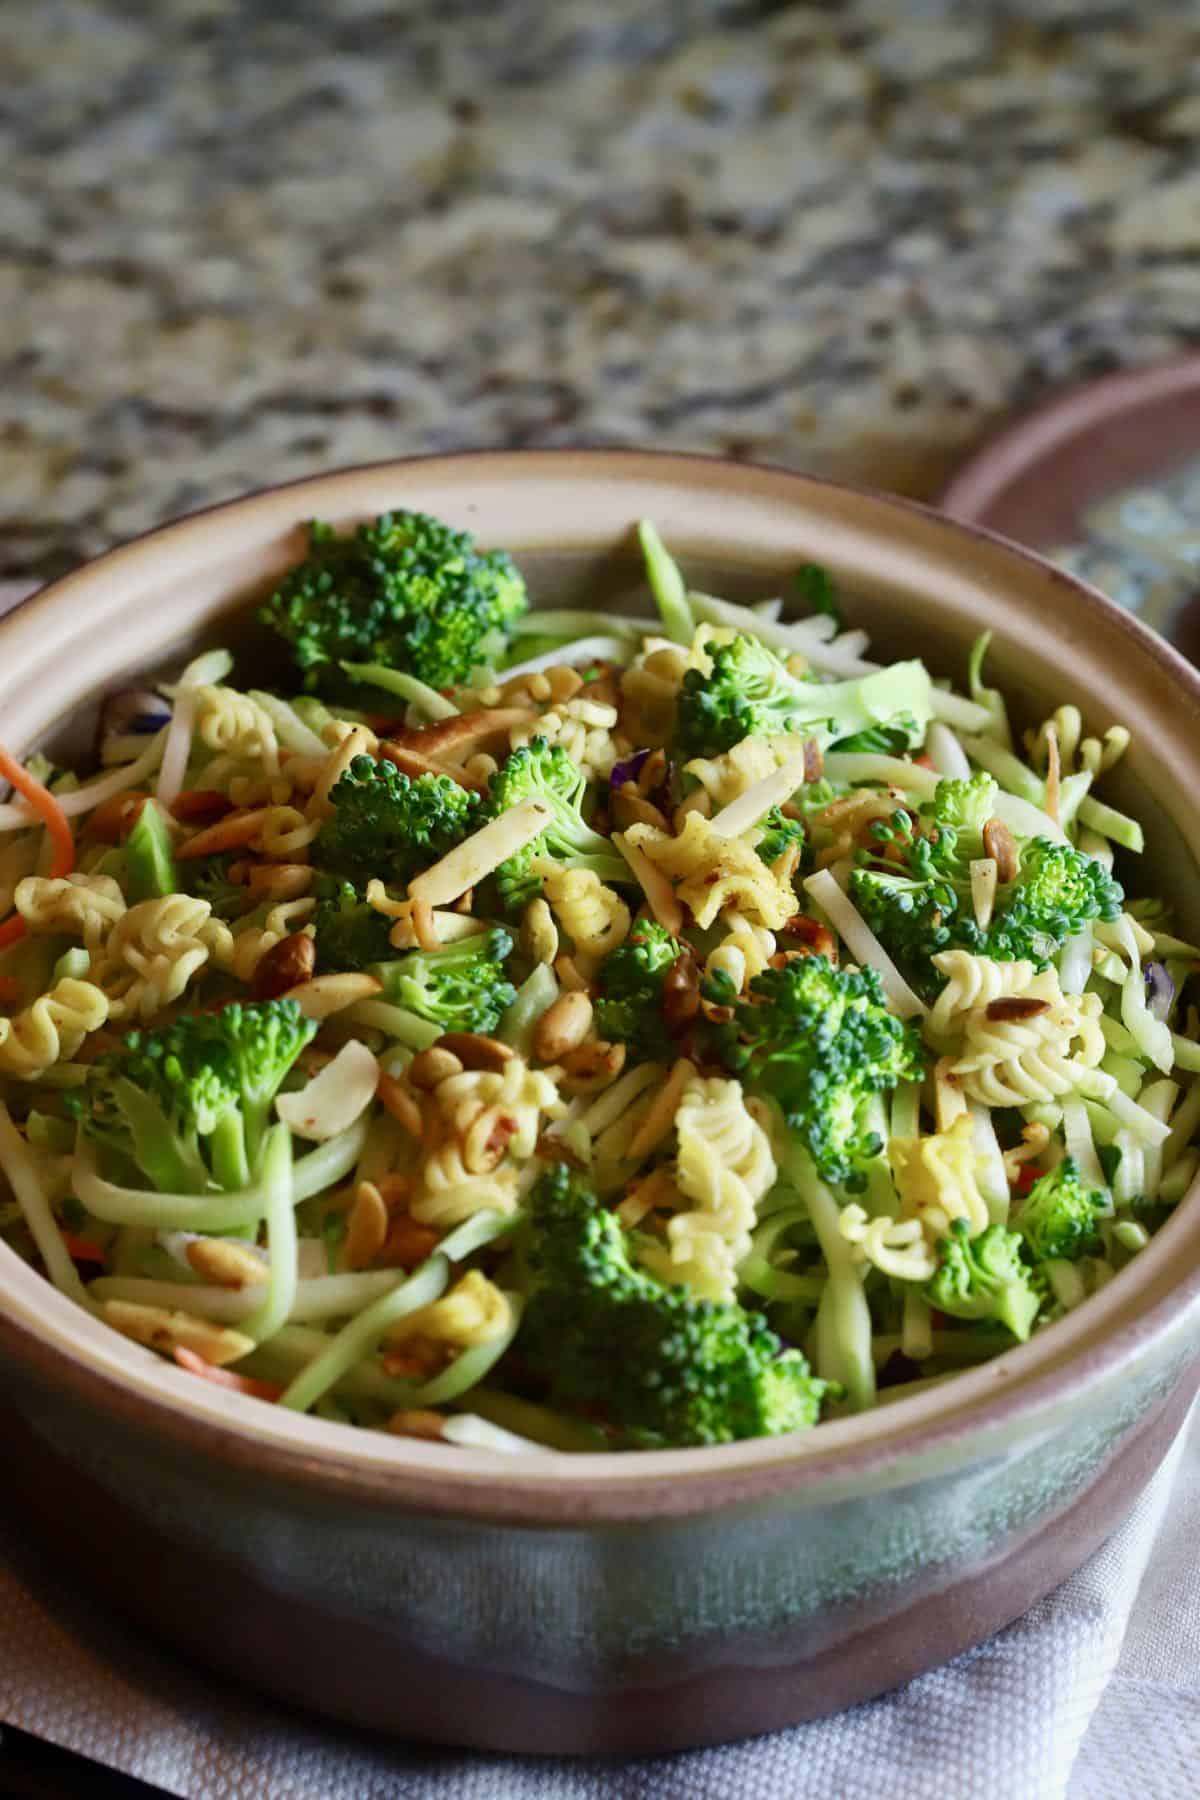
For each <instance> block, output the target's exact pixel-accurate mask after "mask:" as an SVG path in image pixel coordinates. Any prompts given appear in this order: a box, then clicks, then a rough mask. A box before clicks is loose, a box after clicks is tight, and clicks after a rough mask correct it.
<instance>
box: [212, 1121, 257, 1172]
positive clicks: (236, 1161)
mask: <svg viewBox="0 0 1200 1800" xmlns="http://www.w3.org/2000/svg"><path fill="white" fill-rule="evenodd" d="M209 1145H210V1148H211V1155H212V1171H213V1177H214V1179H215V1180H216V1182H217V1184H218V1185H219V1186H220V1187H223V1188H225V1189H226V1190H227V1191H229V1190H231V1189H233V1188H244V1187H249V1185H250V1179H251V1171H250V1158H249V1156H248V1155H247V1154H246V1129H245V1123H244V1120H243V1119H242V1117H241V1116H240V1115H239V1114H238V1113H236V1112H233V1111H230V1112H227V1113H226V1114H225V1115H224V1117H223V1118H221V1119H220V1120H218V1122H217V1128H216V1130H215V1131H214V1132H213V1133H212V1134H211V1136H210V1138H209Z"/></svg>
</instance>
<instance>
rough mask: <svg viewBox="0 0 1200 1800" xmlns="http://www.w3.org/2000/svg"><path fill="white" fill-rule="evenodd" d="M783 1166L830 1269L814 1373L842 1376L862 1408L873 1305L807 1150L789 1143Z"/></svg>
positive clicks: (870, 1376) (871, 1372)
mask: <svg viewBox="0 0 1200 1800" xmlns="http://www.w3.org/2000/svg"><path fill="white" fill-rule="evenodd" d="M785 1169H786V1174H787V1178H788V1180H789V1181H790V1182H791V1184H792V1186H793V1187H794V1188H795V1189H796V1192H797V1193H798V1194H799V1195H800V1196H801V1198H802V1199H803V1201H804V1203H805V1205H806V1206H807V1208H808V1215H809V1218H810V1219H811V1220H812V1223H813V1229H814V1230H815V1231H816V1234H817V1241H818V1242H819V1244H820V1246H821V1253H822V1255H823V1256H824V1258H825V1263H826V1267H827V1268H828V1270H829V1280H828V1282H827V1283H826V1285H825V1289H824V1292H823V1293H822V1295H821V1300H820V1304H819V1306H818V1308H817V1322H816V1345H817V1356H816V1365H817V1373H818V1374H819V1375H820V1376H821V1377H822V1378H823V1379H824V1380H826V1381H837V1382H840V1383H841V1385H842V1386H843V1387H844V1388H845V1390H846V1395H847V1398H848V1399H849V1401H850V1404H851V1406H853V1407H854V1409H855V1410H856V1411H859V1412H862V1411H865V1410H866V1409H867V1408H868V1407H869V1406H871V1405H873V1404H874V1400H875V1364H874V1362H873V1360H872V1356H871V1335H872V1333H871V1308H870V1306H869V1305H868V1303H867V1297H866V1294H865V1293H864V1292H863V1284H862V1270H861V1268H860V1267H859V1266H858V1265H856V1264H855V1262H854V1260H853V1257H852V1253H851V1248H850V1245H849V1244H848V1243H847V1241H846V1239H845V1238H844V1237H843V1236H842V1234H841V1231H840V1230H839V1228H838V1213H839V1210H840V1209H839V1207H838V1203H837V1201H836V1200H835V1199H834V1197H833V1195H832V1193H831V1192H830V1190H829V1189H828V1188H827V1187H826V1186H825V1183H824V1182H823V1181H821V1180H819V1179H818V1177H817V1173H816V1170H815V1169H814V1168H813V1166H812V1160H811V1158H810V1157H809V1154H808V1152H807V1150H805V1149H804V1148H803V1147H802V1146H801V1145H798V1144H795V1143H792V1144H790V1145H789V1148H788V1152H787V1156H786V1159H785Z"/></svg>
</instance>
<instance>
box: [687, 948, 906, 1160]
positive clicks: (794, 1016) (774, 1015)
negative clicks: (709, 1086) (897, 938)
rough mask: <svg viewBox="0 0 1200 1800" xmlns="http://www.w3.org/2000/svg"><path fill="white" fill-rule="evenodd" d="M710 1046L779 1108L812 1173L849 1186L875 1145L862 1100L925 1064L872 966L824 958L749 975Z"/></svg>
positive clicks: (808, 958)
mask: <svg viewBox="0 0 1200 1800" xmlns="http://www.w3.org/2000/svg"><path fill="white" fill-rule="evenodd" d="M720 997H721V998H728V996H725V995H722V996H720ZM716 1041H717V1045H718V1049H719V1053H720V1055H721V1057H722V1060H723V1061H724V1063H725V1065H726V1067H727V1068H729V1069H731V1070H733V1071H734V1072H735V1073H736V1074H740V1075H741V1076H742V1077H743V1079H744V1080H745V1081H747V1082H748V1083H749V1084H750V1085H751V1086H753V1087H755V1088H757V1089H758V1090H759V1091H760V1092H762V1093H764V1094H768V1095H770V1096H771V1098H772V1099H774V1100H775V1101H777V1102H778V1104H779V1107H780V1108H781V1110H782V1112H783V1115H784V1117H785V1119H786V1120H787V1123H788V1126H789V1128H790V1129H791V1130H792V1131H794V1132H795V1133H796V1134H797V1136H798V1137H800V1138H801V1139H802V1140H803V1142H804V1144H805V1145H806V1146H807V1148H808V1151H809V1153H810V1155H811V1156H812V1159H813V1162H814V1163H815V1165H816V1168H817V1171H818V1173H819V1174H820V1175H821V1176H822V1177H823V1178H824V1179H825V1180H826V1181H838V1182H842V1183H843V1184H844V1185H845V1186H847V1187H851V1188H854V1187H861V1185H862V1181H863V1164H864V1163H866V1162H868V1161H869V1160H870V1159H871V1158H872V1157H874V1156H877V1155H878V1154H879V1151H880V1150H881V1148H882V1145H881V1144H880V1142H879V1138H878V1136H877V1135H876V1134H875V1133H873V1132H871V1131H869V1130H867V1129H866V1127H865V1125H864V1123H863V1109H864V1106H865V1105H866V1102H867V1101H868V1100H869V1099H870V1097H871V1095H872V1094H879V1093H883V1092H884V1091H885V1090H886V1089H888V1088H893V1087H895V1085H896V1083H897V1082H898V1081H914V1080H917V1079H918V1078H919V1077H920V1075H921V1072H922V1068H923V1065H924V1051H923V1048H922V1045H921V1039H920V1036H919V1034H918V1032H917V1030H916V1028H915V1026H914V1025H912V1024H911V1023H908V1024H905V1023H903V1022H902V1021H901V1020H900V1019H898V1018H896V1016H895V1015H894V1014H893V1013H890V1012H889V1011H888V1009H887V1006H886V1005H885V1003H884V998H883V990H882V988H881V986H880V983H879V977H878V975H877V974H876V973H875V971H874V969H860V970H857V971H854V972H851V971H848V970H846V969H835V968H834V967H833V965H832V964H831V963H830V962H829V961H828V960H827V959H826V958H825V957H824V956H806V957H802V958H800V959H799V960H797V961H794V962H790V963H788V964H787V965H786V966H785V967H784V968H782V969H764V970H763V972H762V974H761V975H756V976H755V977H754V980H753V981H752V982H751V983H750V990H749V994H748V995H747V997H746V998H745V999H743V1000H741V1001H739V1002H738V1003H737V1004H736V1006H735V1007H734V1017H733V1019H732V1020H731V1022H730V1023H729V1024H728V1025H725V1026H722V1027H720V1028H719V1029H718V1031H717V1033H716Z"/></svg>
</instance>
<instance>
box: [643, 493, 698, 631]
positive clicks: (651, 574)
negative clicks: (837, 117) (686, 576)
mask: <svg viewBox="0 0 1200 1800" xmlns="http://www.w3.org/2000/svg"><path fill="white" fill-rule="evenodd" d="M638 542H639V543H640V544H641V546H642V555H643V556H644V557H645V559H646V575H647V578H648V580H649V582H650V591H651V593H652V594H653V595H654V602H655V605H656V606H657V607H658V614H659V617H660V619H661V620H662V624H663V631H664V632H665V633H666V635H667V637H669V638H673V639H674V641H675V642H676V643H677V644H690V643H691V641H692V639H693V637H694V636H695V635H696V621H695V619H694V618H693V617H692V609H691V607H690V606H689V605H688V597H687V588H686V586H685V585H684V580H683V576H682V575H681V574H680V572H679V564H678V563H677V562H676V561H675V558H674V557H673V556H672V555H671V553H670V551H669V550H668V549H667V546H666V545H665V544H664V543H663V541H662V539H661V538H660V537H659V535H658V532H657V531H656V530H655V528H654V526H653V525H652V524H651V523H650V520H649V519H643V520H642V521H641V523H640V525H639V526H638Z"/></svg>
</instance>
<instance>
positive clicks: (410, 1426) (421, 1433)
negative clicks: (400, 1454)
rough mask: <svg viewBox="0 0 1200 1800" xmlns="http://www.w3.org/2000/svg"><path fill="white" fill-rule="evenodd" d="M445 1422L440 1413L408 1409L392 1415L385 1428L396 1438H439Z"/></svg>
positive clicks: (442, 1432)
mask: <svg viewBox="0 0 1200 1800" xmlns="http://www.w3.org/2000/svg"><path fill="white" fill-rule="evenodd" d="M445 1425H446V1421H445V1419H443V1417H442V1415H441V1413H435V1412H428V1411H424V1410H422V1409H420V1408H414V1407H410V1408H407V1409H402V1410H401V1411H400V1412H396V1413H393V1414H392V1416H391V1418H390V1419H389V1420H388V1422H387V1428H388V1430H389V1431H390V1432H392V1433H393V1434H394V1435H395V1436H396V1437H411V1438H429V1439H431V1440H432V1439H435V1438H440V1437H442V1436H443V1435H444V1431H445Z"/></svg>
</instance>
